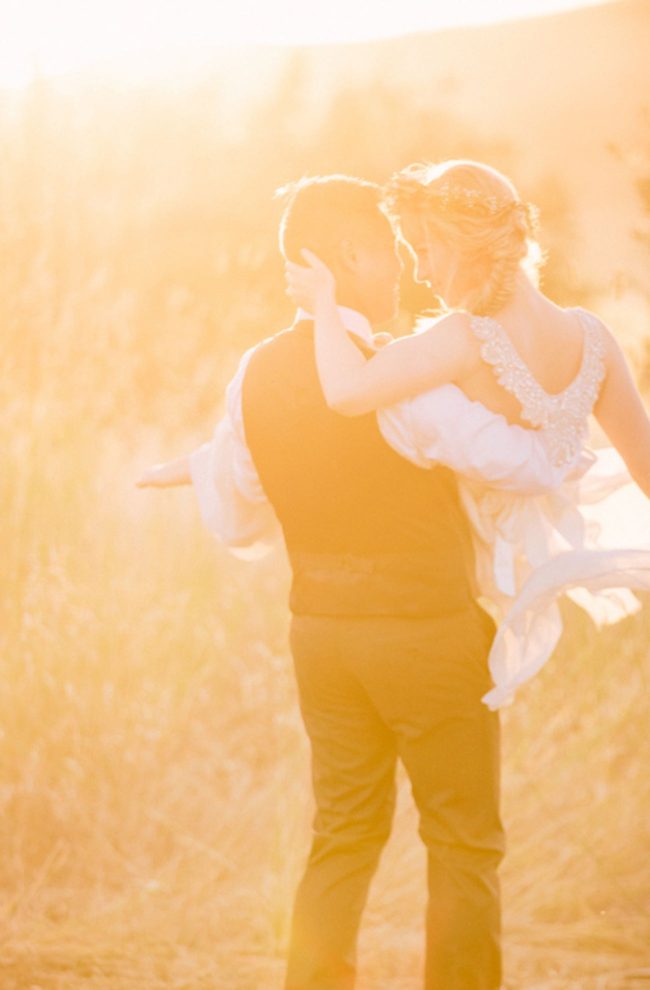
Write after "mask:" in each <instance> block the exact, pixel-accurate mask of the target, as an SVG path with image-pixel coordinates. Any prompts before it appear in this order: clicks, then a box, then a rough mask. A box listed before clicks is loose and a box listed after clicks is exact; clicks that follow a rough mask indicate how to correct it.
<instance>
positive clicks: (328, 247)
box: [276, 175, 388, 264]
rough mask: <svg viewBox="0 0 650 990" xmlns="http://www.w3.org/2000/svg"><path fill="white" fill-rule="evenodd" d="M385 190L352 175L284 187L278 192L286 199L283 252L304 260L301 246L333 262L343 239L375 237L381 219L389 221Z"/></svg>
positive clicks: (306, 180)
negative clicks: (383, 197)
mask: <svg viewBox="0 0 650 990" xmlns="http://www.w3.org/2000/svg"><path fill="white" fill-rule="evenodd" d="M381 192H382V191H381V187H380V186H378V185H377V184H376V183H374V182H367V181H366V180H365V179H357V178H354V177H352V176H349V175H326V176H322V175H318V176H313V177H308V178H303V179H299V180H298V181H297V182H292V183H290V184H289V185H287V186H283V188H282V189H278V191H277V193H276V196H280V197H283V198H284V199H285V207H284V212H283V214H282V219H281V221H280V251H281V252H282V254H283V255H284V257H285V258H287V259H288V260H289V261H297V262H298V263H301V262H303V261H304V259H303V257H302V255H301V254H300V249H301V248H309V250H310V251H313V252H314V254H317V255H318V256H319V257H320V258H321V259H322V260H323V261H324V262H325V263H326V264H328V263H329V264H331V262H332V260H333V254H334V251H335V250H336V248H337V246H338V245H339V244H340V242H341V241H342V240H344V239H346V238H351V239H358V238H359V237H360V236H361V237H368V236H373V230H375V229H376V223H377V221H378V220H383V222H384V223H388V221H387V219H386V217H385V214H384V213H383V211H382V209H381Z"/></svg>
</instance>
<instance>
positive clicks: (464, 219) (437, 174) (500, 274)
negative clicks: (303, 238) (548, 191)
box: [384, 161, 541, 315]
mask: <svg viewBox="0 0 650 990" xmlns="http://www.w3.org/2000/svg"><path fill="white" fill-rule="evenodd" d="M384 196H385V202H386V205H387V207H388V209H389V211H390V212H391V214H392V215H393V216H394V217H395V219H396V220H397V222H398V224H399V227H400V229H401V232H402V235H403V237H404V239H405V240H406V241H407V242H408V243H409V244H410V245H411V247H412V249H413V251H414V253H415V256H416V259H417V273H416V274H417V277H418V279H419V280H420V281H424V282H428V283H430V284H431V287H432V288H433V290H434V291H435V292H436V293H437V294H438V295H440V296H441V297H442V298H443V299H444V301H445V302H446V303H447V305H448V306H451V307H458V308H462V309H467V310H469V311H470V312H473V313H477V314H487V315H489V314H493V313H497V312H498V311H499V310H500V309H502V308H503V307H504V306H505V305H506V303H507V302H508V301H509V299H510V298H511V296H512V294H513V292H514V289H515V285H516V282H517V277H518V275H519V272H520V271H521V269H522V267H523V268H524V270H526V271H527V273H528V275H529V276H532V277H533V278H535V277H536V274H537V270H538V268H539V265H540V263H541V252H540V250H539V245H538V243H537V240H536V213H535V210H534V208H533V207H531V206H530V205H529V204H527V203H523V202H522V201H521V199H520V198H519V195H518V193H517V190H516V189H515V187H514V185H513V184H512V182H510V180H509V179H507V178H506V176H505V175H502V174H501V173H500V172H498V171H497V170H496V169H494V168H491V167H490V166H489V165H483V164H481V163H480V162H473V161H447V162H441V163H439V164H431V163H421V164H420V163H418V164H415V165H409V166H408V167H407V168H405V169H403V170H402V171H401V172H397V173H396V174H395V175H393V176H392V178H391V179H390V181H389V182H388V184H387V186H386V188H385V194H384Z"/></svg>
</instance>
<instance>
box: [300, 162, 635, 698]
mask: <svg viewBox="0 0 650 990" xmlns="http://www.w3.org/2000/svg"><path fill="white" fill-rule="evenodd" d="M385 203H386V208H387V210H388V212H389V213H390V215H391V216H392V217H393V219H394V221H395V223H396V225H397V227H398V231H399V233H400V234H401V236H402V238H403V239H404V241H406V243H407V244H408V245H409V247H410V249H411V251H412V253H413V255H414V257H415V262H416V278H417V280H418V281H420V282H425V283H426V284H428V285H429V286H430V288H431V289H432V290H433V292H434V293H435V294H436V295H438V296H439V297H441V299H442V300H443V302H444V304H445V306H446V308H447V313H446V315H444V316H443V317H442V318H440V319H438V320H436V321H434V322H432V323H431V324H430V325H428V326H427V327H425V328H423V329H421V331H420V332H418V333H415V334H412V335H411V336H408V337H402V338H400V339H397V340H395V341H393V342H392V343H390V344H388V345H387V346H385V347H384V348H382V349H381V350H379V351H378V352H377V353H376V354H375V355H374V356H372V357H371V358H370V359H369V360H368V359H366V358H365V357H364V356H363V355H362V354H361V352H360V351H359V349H358V348H357V347H356V345H355V344H354V343H353V342H352V341H351V339H350V338H349V337H348V335H347V332H346V330H345V328H344V326H343V324H342V322H341V319H340V315H339V311H338V309H337V305H336V285H335V282H334V278H333V276H332V274H331V273H330V272H329V270H328V269H327V268H326V266H325V265H324V264H323V263H322V262H320V260H319V259H318V258H317V257H316V256H315V255H313V254H312V253H310V252H309V251H306V250H304V251H303V256H304V258H305V260H306V262H307V266H302V265H296V264H294V263H291V262H287V266H286V270H287V280H288V286H289V294H290V295H291V296H292V298H293V299H294V300H295V301H296V302H297V303H298V304H299V305H300V306H302V307H303V308H304V309H306V310H308V311H309V312H310V313H312V314H313V316H314V320H315V345H316V356H317V363H318V372H319V377H320V380H321V385H322V388H323V392H324V394H325V398H326V400H327V403H328V405H329V406H330V407H331V408H332V409H334V410H336V411H337V412H339V413H342V414H343V415H346V416H357V415H362V414H364V413H367V412H369V411H371V410H378V416H379V419H380V422H381V421H382V420H383V421H384V422H390V421H391V417H392V418H393V422H394V426H395V427H396V425H397V422H398V416H397V413H399V414H400V415H401V416H403V414H404V411H405V404H406V406H407V411H408V415H409V417H410V421H411V423H412V424H414V427H415V433H416V434H417V435H419V436H420V437H421V438H422V443H421V444H418V450H417V451H414V450H413V449H407V448H406V446H405V445H403V446H402V447H401V448H400V446H399V444H396V447H397V449H399V452H400V453H402V454H403V455H404V456H406V457H409V458H410V459H412V460H415V461H416V462H418V463H421V464H426V465H431V464H432V463H435V462H437V461H440V462H443V463H445V462H447V463H449V462H453V463H454V467H455V470H457V471H459V472H460V475H461V478H460V481H461V491H462V497H463V500H464V504H465V508H466V510H467V512H468V515H469V517H470V520H471V522H472V524H473V528H474V534H475V540H476V544H477V551H478V554H477V559H478V575H477V576H478V581H479V585H480V589H481V592H482V594H483V596H484V598H485V599H487V600H488V601H489V602H490V603H491V607H492V611H493V612H494V613H495V615H496V617H497V618H498V620H499V631H498V634H497V637H496V639H495V642H494V645H493V648H492V652H491V655H490V670H491V673H492V677H493V680H494V683H495V687H494V689H493V690H492V691H490V692H489V693H488V694H487V695H486V696H485V698H484V701H485V702H486V704H488V705H489V706H490V707H491V708H497V707H499V706H501V705H503V704H505V703H507V702H508V701H510V700H511V699H512V697H513V694H514V691H515V690H516V688H517V687H518V686H519V685H520V684H522V683H523V682H524V681H526V680H528V679H529V678H530V677H531V676H532V675H533V674H534V673H535V672H536V671H537V670H539V668H540V667H541V666H542V665H543V664H544V663H545V662H546V660H547V659H548V657H549V656H550V655H551V653H552V652H553V649H554V647H555V645H556V643H557V641H558V639H559V636H560V633H561V629H562V624H561V618H560V613H559V609H558V606H557V598H558V596H559V595H560V594H561V593H567V594H569V595H570V596H571V597H572V598H573V599H574V600H575V601H576V602H578V604H580V605H582V606H583V607H585V608H586V609H587V610H588V611H589V613H590V614H591V615H592V616H593V618H594V619H595V620H596V621H597V622H611V621H616V620H617V619H619V618H621V617H622V616H623V615H626V614H629V613H630V612H631V611H633V610H634V609H635V608H638V601H637V599H636V598H635V596H634V595H633V594H632V592H631V590H630V589H637V590H644V589H645V590H650V503H649V502H648V501H647V496H650V420H649V418H648V415H647V413H646V411H645V408H644V405H643V402H642V400H641V398H640V396H639V393H638V391H637V389H636V387H635V385H634V382H633V379H632V376H631V374H630V372H629V370H628V367H627V364H626V361H625V358H624V356H623V353H622V351H621V349H620V347H619V345H618V344H617V342H616V340H615V339H614V337H613V336H612V334H611V333H610V332H609V330H608V329H607V328H606V327H605V326H604V324H603V323H602V322H601V321H600V320H599V319H598V318H597V317H596V316H594V315H593V314H591V313H589V312H587V311H586V310H584V309H580V308H569V309H563V308H561V307H559V306H558V305H556V304H555V303H553V302H552V301H551V300H550V299H549V298H547V297H546V296H545V295H544V294H543V293H542V292H541V291H540V290H539V288H538V287H537V277H536V276H537V270H538V267H539V261H540V251H539V246H538V244H537V241H536V238H535V213H534V210H533V208H532V207H530V206H529V205H528V204H525V203H524V202H522V200H521V199H520V197H519V195H518V193H517V191H516V189H515V188H514V186H513V185H512V183H511V182H510V181H509V180H508V179H507V178H506V177H505V176H503V175H502V174H501V173H499V172H497V171H496V170H495V169H493V168H490V167H489V166H487V165H483V164H480V163H477V162H471V161H449V162H443V163H442V164H438V165H432V164H422V165H420V164H418V165H412V166H409V167H408V168H406V169H404V170H403V171H401V172H399V173H397V174H396V175H394V176H393V177H392V179H391V180H390V182H389V183H388V185H387V187H386V195H385ZM479 407H480V410H481V413H482V415H481V416H479V417H477V418H476V417H475V418H476V422H477V429H476V431H475V432H474V434H473V435H471V436H470V438H469V440H468V438H467V429H465V430H464V432H463V437H464V439H463V444H464V449H463V451H462V458H459V452H458V450H457V449H454V440H455V436H456V426H457V423H458V416H459V415H462V416H464V417H468V418H471V417H472V415H473V413H475V412H476V411H477V409H478V408H479ZM592 414H593V415H594V416H595V418H596V420H597V421H598V423H599V424H600V426H601V427H602V429H603V430H604V432H605V433H606V435H607V436H608V438H609V440H610V441H611V443H612V445H613V448H608V449H604V450H600V451H598V452H595V453H594V452H593V451H590V450H589V449H588V447H587V445H586V441H587V435H588V419H589V417H590V415H592ZM486 416H487V418H488V419H490V420H494V419H499V418H500V419H505V420H506V421H507V422H508V423H511V424H518V425H520V426H525V427H528V428H532V429H534V430H536V431H538V434H539V438H540V440H541V441H542V443H543V447H544V450H545V453H546V456H547V460H548V467H547V485H546V488H545V490H544V491H542V492H537V493H535V494H530V495H521V494H517V493H516V492H514V491H504V490H497V489H495V488H491V487H488V485H487V483H485V482H484V481H482V480H481V473H480V471H479V470H478V465H479V464H481V463H482V462H483V461H484V459H485V451H484V450H483V449H482V435H483V431H482V429H481V428H479V427H480V426H481V425H482V426H484V425H485V420H486ZM395 432H396V429H394V430H393V433H395ZM452 451H453V457H452V456H451V453H450V452H452ZM461 462H462V463H461ZM459 464H460V466H459Z"/></svg>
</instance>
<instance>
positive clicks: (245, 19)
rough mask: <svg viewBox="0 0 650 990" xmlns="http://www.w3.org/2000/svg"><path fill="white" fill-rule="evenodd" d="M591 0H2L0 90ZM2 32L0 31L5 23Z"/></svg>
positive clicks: (448, 24)
mask: <svg viewBox="0 0 650 990" xmlns="http://www.w3.org/2000/svg"><path fill="white" fill-rule="evenodd" d="M598 2H599V0H458V2H456V3H454V4H450V3H448V2H447V0H445V2H442V0H402V2H401V3H399V4H395V3H394V2H393V0H376V2H375V3H373V4H372V6H371V7H366V6H364V5H359V6H355V5H354V4H352V5H351V4H349V3H346V2H345V0H331V2H329V3H327V4H321V3H318V4H317V3H316V2H315V0H240V2H237V0H235V2H228V3H225V2H224V0H219V2H217V3H211V2H206V0H190V2H188V3H183V4H180V3H177V2H166V3H165V2H160V0H139V2H138V3H136V4H133V3H131V2H129V0H113V2H112V3H110V4H109V3H107V2H104V0H99V2H95V3H88V2H87V0H61V2H60V3H56V4H53V3H50V2H49V0H24V2H18V0H10V2H9V10H8V14H6V15H5V19H4V20H5V25H4V27H3V32H2V37H0V86H21V85H23V84H24V83H26V82H27V81H29V79H30V78H32V77H33V76H34V75H35V74H44V75H50V74H59V73H67V72H76V71H78V70H81V69H88V68H100V69H101V68H109V69H111V70H120V69H125V70H127V71H128V73H129V75H131V76H132V75H133V74H134V73H135V74H136V75H140V76H144V77H146V76H148V75H149V74H151V73H156V72H157V71H159V70H160V69H161V68H163V67H164V64H165V61H166V60H167V59H168V58H169V56H170V54H172V55H174V56H181V57H182V56H185V58H186V59H187V60H188V62H189V61H191V60H192V59H193V58H194V57H196V55H197V53H198V52H200V51H201V50H203V51H209V50H210V49H212V48H214V47H217V46H237V45H245V44H275V45H301V44H318V43H327V42H343V43H346V42H355V41H365V40H371V39H374V38H382V37H391V36H396V35H400V34H407V33H410V32H415V31H427V30H436V29H440V28H447V27H454V26H463V25H469V24H482V23H489V22H492V21H500V20H501V21H502V20H508V19H514V18H521V17H528V16H534V15H541V14H550V13H552V12H554V11H560V10H565V9H570V8H575V7H583V6H589V5H596V3H598ZM7 26H8V27H7Z"/></svg>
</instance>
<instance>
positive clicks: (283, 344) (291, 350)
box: [247, 324, 313, 368]
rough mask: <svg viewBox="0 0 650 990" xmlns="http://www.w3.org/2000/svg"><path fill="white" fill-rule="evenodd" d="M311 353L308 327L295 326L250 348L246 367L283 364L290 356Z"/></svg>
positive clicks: (311, 339)
mask: <svg viewBox="0 0 650 990" xmlns="http://www.w3.org/2000/svg"><path fill="white" fill-rule="evenodd" d="M309 353H313V337H312V335H311V333H310V332H309V325H304V324H297V325H294V326H290V327H286V328H285V329H284V330H279V331H278V332H277V333H274V334H272V335H271V336H270V337H266V338H265V339H264V340H261V341H260V342H259V344H256V345H255V346H254V347H251V349H250V351H249V352H248V360H247V365H248V367H249V368H250V367H251V366H252V365H258V366H259V365H267V364H271V363H276V362H278V363H283V362H285V361H287V360H289V359H290V358H291V357H292V356H296V357H297V356H298V355H300V354H309Z"/></svg>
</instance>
